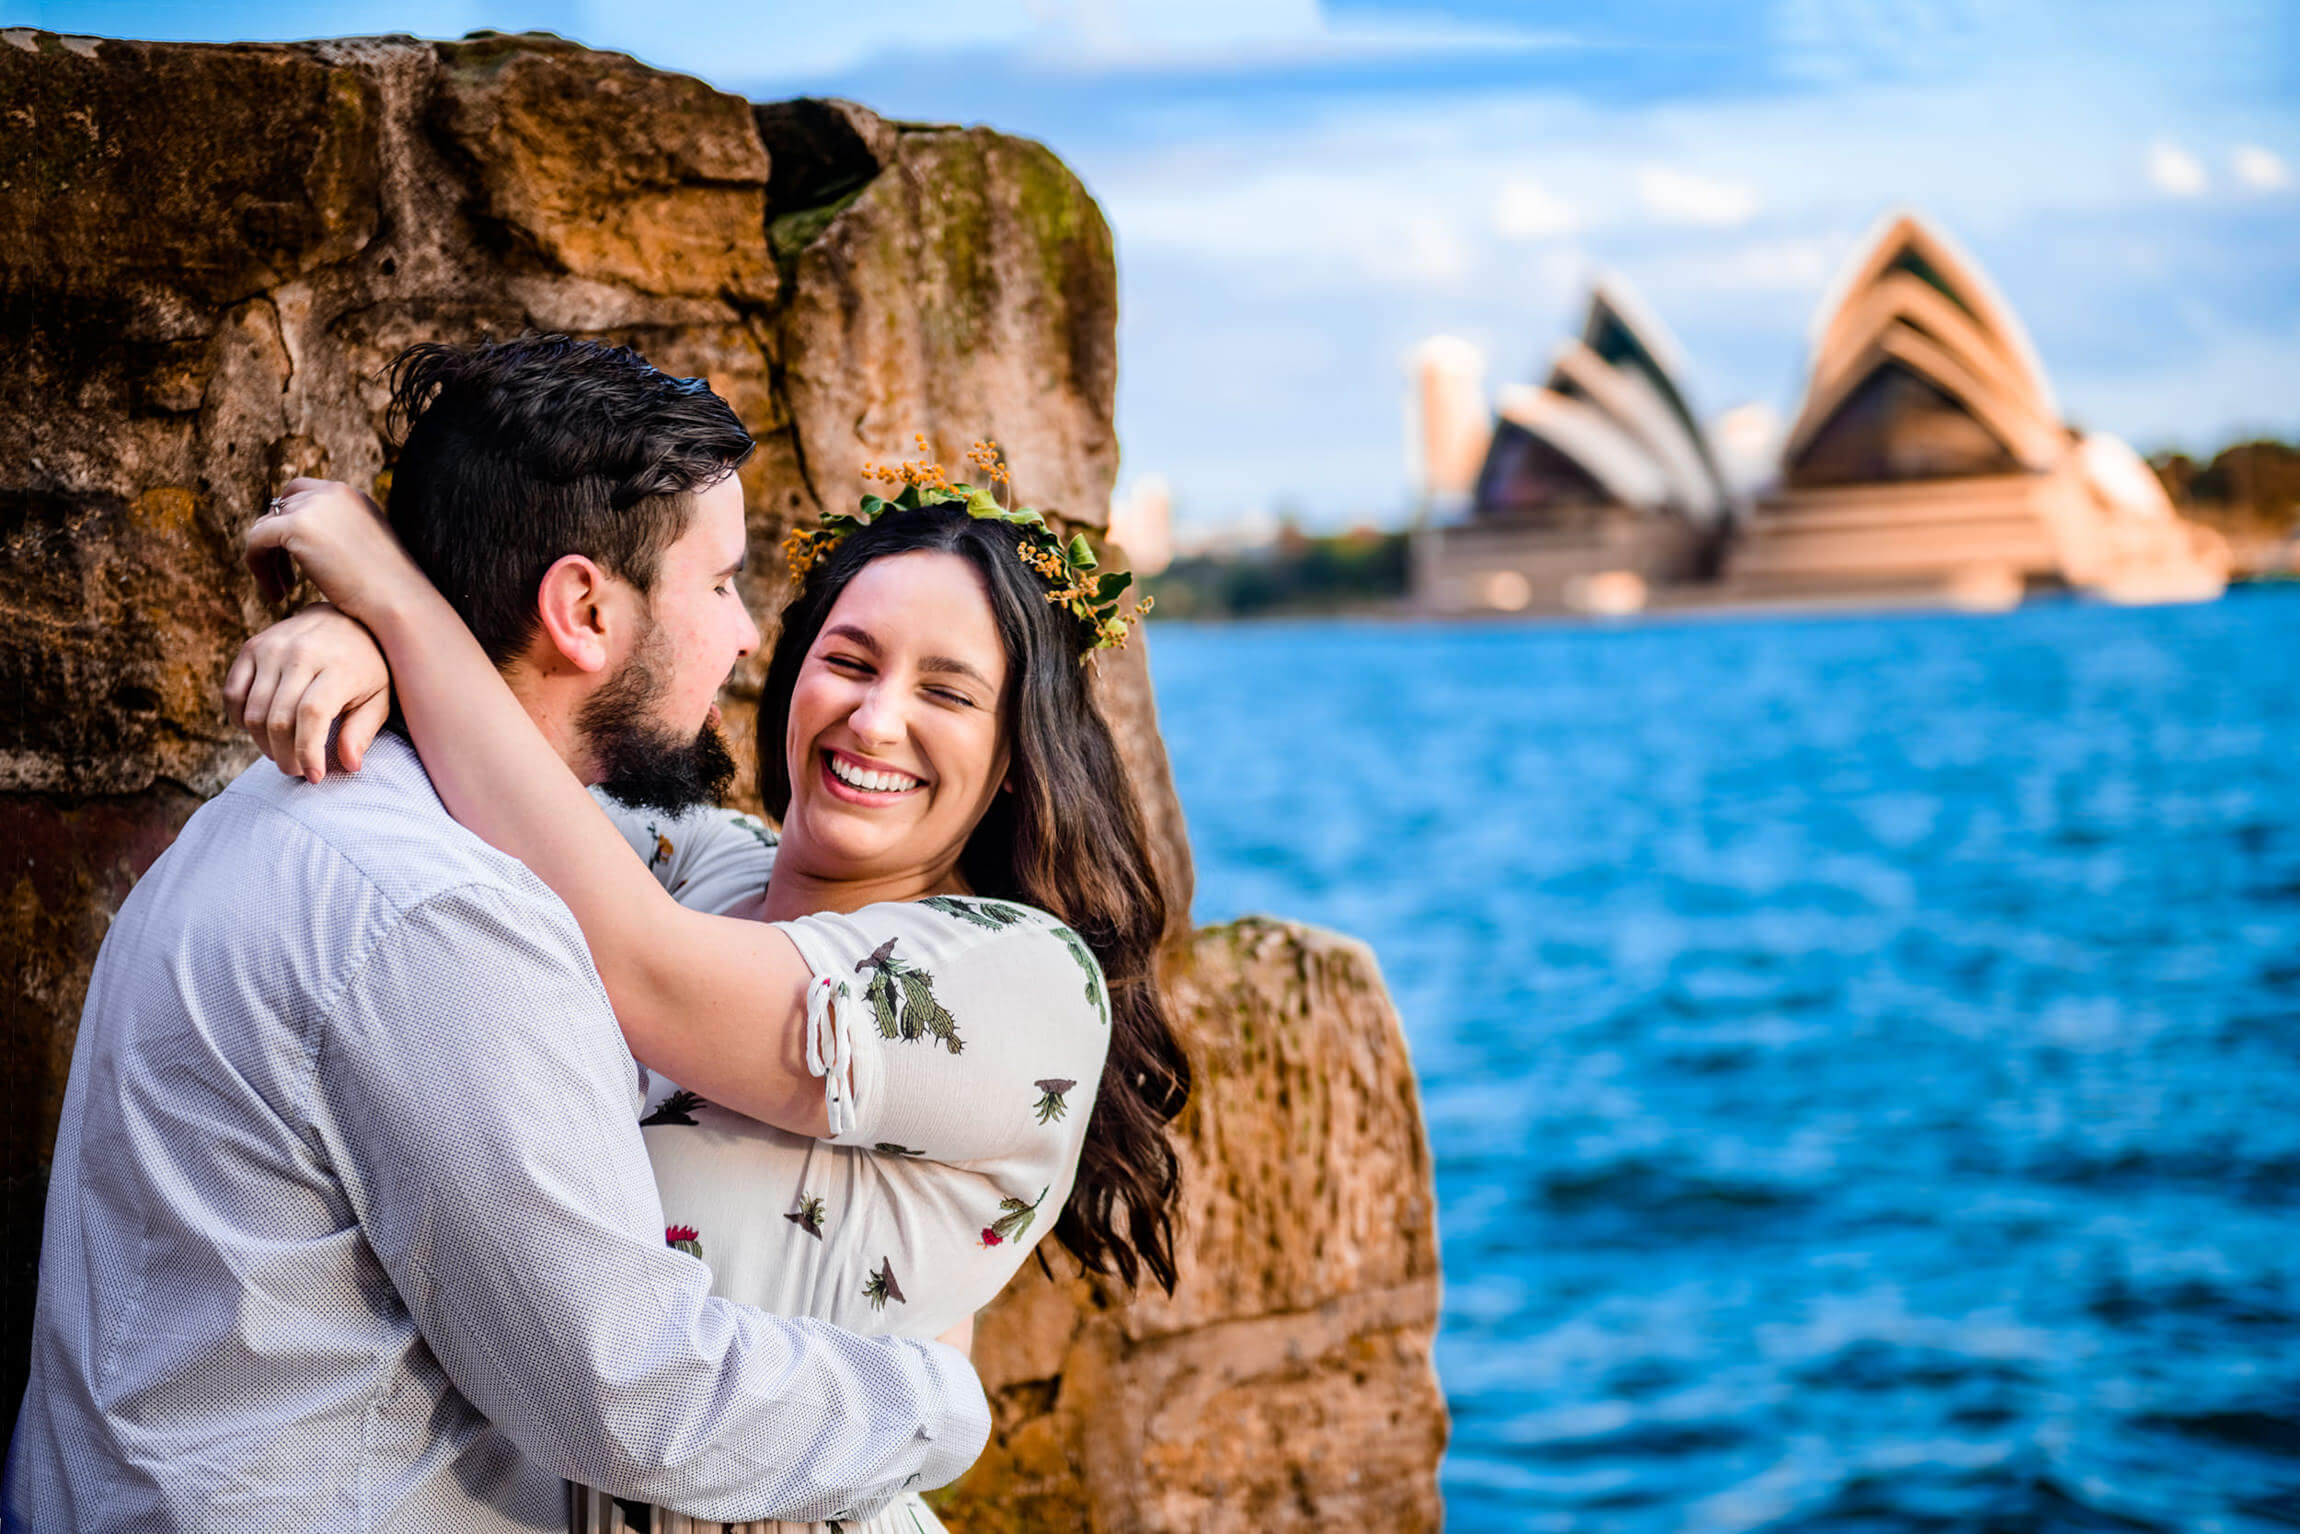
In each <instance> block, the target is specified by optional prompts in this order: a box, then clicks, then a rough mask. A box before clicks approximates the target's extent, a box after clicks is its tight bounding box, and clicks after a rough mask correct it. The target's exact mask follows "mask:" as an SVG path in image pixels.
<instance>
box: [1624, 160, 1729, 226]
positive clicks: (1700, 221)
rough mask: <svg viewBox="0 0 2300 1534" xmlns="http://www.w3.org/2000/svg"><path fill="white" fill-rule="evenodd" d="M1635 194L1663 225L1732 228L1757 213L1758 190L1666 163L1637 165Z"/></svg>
mask: <svg viewBox="0 0 2300 1534" xmlns="http://www.w3.org/2000/svg"><path fill="white" fill-rule="evenodd" d="M1637 195H1638V197H1639V198H1641V199H1642V200H1643V201H1644V203H1645V208H1646V211H1647V212H1649V213H1651V214H1652V215H1653V216H1654V217H1655V218H1657V219H1659V220H1661V221H1662V222H1663V223H1665V224H1692V225H1695V226H1697V227H1699V228H1703V229H1732V228H1735V227H1737V226H1739V225H1742V224H1746V223H1747V222H1749V220H1750V219H1752V218H1755V217H1756V216H1757V190H1756V188H1754V187H1751V186H1745V185H1743V184H1741V183H1739V182H1735V181H1712V180H1710V179H1709V178H1707V177H1705V176H1696V175H1693V174H1691V173H1690V172H1687V171H1681V170H1672V169H1671V168H1670V167H1668V166H1666V165H1645V166H1640V167H1639V168H1638V171H1637Z"/></svg>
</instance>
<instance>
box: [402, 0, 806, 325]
mask: <svg viewBox="0 0 2300 1534" xmlns="http://www.w3.org/2000/svg"><path fill="white" fill-rule="evenodd" d="M439 56H440V65H441V78H440V89H439V95H438V97H437V108H436V110H437V115H438V121H439V122H440V124H441V126H442V127H443V128H444V130H445V136H446V138H447V140H448V142H450V143H451V144H452V145H453V146H454V147H455V148H456V149H457V150H458V151H460V152H461V154H462V156H463V158H464V159H465V160H466V161H467V162H468V163H469V164H470V166H471V169H472V174H473V177H474V179H475V180H476V182H477V184H478V187H479V191H480V195H481V199H482V202H481V206H482V207H483V208H484V210H485V215H484V216H485V217H486V218H488V219H489V220H490V221H491V222H493V223H496V224H498V225H500V227H501V228H502V229H503V230H504V231H505V232H506V233H508V234H510V235H511V236H512V237H513V239H514V243H515V245H517V246H519V247H523V248H524V249H526V250H527V251H529V252H531V253H532V254H534V255H536V256H539V257H541V258H542V259H544V260H545V261H547V262H549V263H551V264H553V265H556V266H557V267H559V268H560V269H561V270H563V271H567V272H571V273H573V274H575V275H576V276H578V277H595V278H600V279H604V280H607V281H611V282H624V283H629V284H631V285H632V286H634V287H638V288H641V289H643V290H645V291H647V292H650V293H664V294H692V295H696V296H700V297H716V296H719V295H721V294H724V295H727V296H729V297H733V298H739V299H751V300H757V301H762V302H763V301H765V300H767V299H771V298H773V297H774V293H775V268H774V263H773V262H772V261H770V260H768V259H767V253H766V248H765V241H764V238H763V234H764V230H765V227H766V214H767V203H766V187H767V152H766V148H765V146H764V145H762V144H761V143H760V141H759V131H758V128H757V126H756V125H755V124H754V123H753V122H752V120H751V104H750V103H749V102H747V101H745V100H743V99H742V98H741V97H739V96H729V95H725V94H723V93H722V92H719V91H715V90H713V89H711V88H710V87H709V86H708V85H705V84H704V83H703V82H702V81H700V80H696V79H692V78H690V77H688V76H686V75H671V74H664V73H663V72H662V71H660V70H655V69H649V68H647V67H646V66H645V65H643V64H640V63H638V62H637V61H636V60H633V59H627V58H624V57H622V56H621V55H619V54H606V53H594V52H591V51H589V50H587V49H584V48H581V47H579V46H577V45H575V44H573V43H565V42H560V41H558V40H557V39H555V38H546V37H542V36H538V35H535V34H527V35H511V34H505V33H489V34H482V35H479V36H476V37H472V38H468V39H466V40H464V41H463V42H460V43H445V44H442V45H441V46H440V50H439Z"/></svg>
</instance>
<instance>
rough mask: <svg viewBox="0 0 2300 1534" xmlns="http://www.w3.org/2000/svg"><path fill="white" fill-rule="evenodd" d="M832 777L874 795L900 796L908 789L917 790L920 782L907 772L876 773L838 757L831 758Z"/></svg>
mask: <svg viewBox="0 0 2300 1534" xmlns="http://www.w3.org/2000/svg"><path fill="white" fill-rule="evenodd" d="M831 775H832V776H833V777H835V778H837V779H838V780H839V781H840V782H841V783H844V784H847V785H848V786H850V787H853V788H860V789H863V790H866V791H867V792H870V793H874V794H899V793H901V792H902V791H903V790H904V789H906V788H916V787H918V785H919V782H920V780H919V779H917V778H914V777H912V776H911V775H910V774H908V773H905V772H876V771H871V770H868V769H865V768H861V767H856V766H853V765H852V764H850V763H847V762H844V761H841V760H840V759H839V758H837V757H835V756H834V757H832V758H831Z"/></svg>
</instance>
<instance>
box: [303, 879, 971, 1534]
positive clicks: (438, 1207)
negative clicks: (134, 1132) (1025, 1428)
mask: <svg viewBox="0 0 2300 1534" xmlns="http://www.w3.org/2000/svg"><path fill="white" fill-rule="evenodd" d="M633 1074H634V1073H633V1070H632V1066H631V1060H630V1056H629V1054H628V1053H627V1052H626V1051H625V1050H624V1048H623V1046H622V1043H621V1041H620V1039H619V1038H618V1037H617V1035H616V1032H615V1026H614V1020H613V1017H612V1016H611V1014H610V1013H609V1012H608V1010H607V1003H606V998H605V995H604V993H603V992H602V991H601V990H600V988H599V986H598V983H597V980H596V978H595V976H594V974H593V972H592V970H591V967H590V963H589V959H588V956H587V954H586V953H585V951H584V949H583V946H582V940H581V935H580V933H579V932H578V930H577V928H576V926H575V924H574V922H573V921H572V919H570V918H569V917H568V916H567V915H566V914H565V913H564V912H563V911H560V910H558V909H556V908H554V907H552V906H549V905H547V904H545V903H544V901H543V899H542V898H541V897H537V898H534V899H525V898H522V897H520V896H517V895H514V894H511V893H508V892H504V891H500V890H495V889H490V888H486V887H481V886H473V887H467V888H464V889H460V890H456V891H452V892H450V893H448V894H445V895H440V896H435V897H433V898H431V899H429V900H427V901H425V902H424V903H423V904H422V905H420V906H418V907H416V908H415V909H413V910H412V911H410V912H408V913H406V914H405V915H403V916H402V917H400V918H399V920H398V921H397V923H396V924H395V925H394V927H393V928H392V929H391V930H390V931H389V932H388V933H387V934H386V935H385V936H384V938H383V939H382V940H381V942H380V943H378V945H377V947H376V949H375V951H374V952H373V954H372V955H371V956H370V957H369V958H368V959H367V960H366V962H365V963H364V964H363V965H362V967H361V968H360V970H359V972H358V973H357V974H356V975H355V976H354V977H353V978H352V980H351V981H350V982H349V984H348V985H347V986H346V988H345V991H344V994H343V995H342V997H341V998H340V999H339V1001H338V1002H337V1004H336V1006H335V1007H334V1009H333V1011H332V1013H331V1015H330V1017H329V1018H328V1020H327V1022H326V1024H325V1026H324V1027H323V1029H322V1039H321V1045H320V1058H319V1062H318V1096H319V1099H320V1101H319V1102H318V1103H317V1104H316V1105H315V1107H316V1110H317V1111H316V1113H315V1119H316V1120H317V1122H318V1124H319V1125H320V1129H321V1135H322V1138H323V1140H324V1141H325V1142H326V1145H327V1149H328V1150H329V1152H330V1153H331V1154H332V1156H333V1157H334V1159H335V1164H336V1168H337V1171H338V1173H339V1175H340V1176H341V1177H342V1178H343V1181H344V1184H345V1186H346V1188H347V1189H348V1190H349V1191H350V1194H351V1197H352V1199H353V1201H354V1206H355V1208H356V1209H357V1211H358V1213H359V1216H360V1220H361V1223H362V1225H363V1227H364V1228H365V1232H366V1235H367V1238H368V1241H369V1243H370V1244H371V1245H372V1246H373V1248H374V1250H375V1252H376V1254H377V1256H378V1257H379V1258H380V1260H381V1261H382V1263H383V1266H384V1268H385V1270H386V1271H387V1272H388V1273H389V1274H390V1276H391V1279H392V1281H393V1283H394V1284H395V1286H396V1287H397V1289H398V1291H399V1294H400V1297H401V1299H402V1300H403V1301H404V1302H405V1303H406V1305H407V1307H408V1310H409V1312H410V1314H411V1315H412V1316H413V1318H414V1320H415V1323H416V1325H417V1327H418V1328H419V1329H420V1330H421V1331H422V1333H423V1336H424V1339H425V1341H426V1342H428V1343H429V1344H430V1346H431V1350H432V1352H433V1353H434V1354H435V1355H436V1356H437V1357H438V1359H439V1362H440V1365H441V1367H442V1368H444V1369H445V1370H446V1372H447V1375H448V1377H449V1378H450V1379H451V1380H453V1381H454V1382H455V1385H456V1387H457V1388H458V1389H459V1390H461V1391H462V1392H463V1394H464V1396H465V1397H466V1398H467V1399H469V1400H470V1401H471V1403H472V1404H473V1405H474V1406H475V1407H477V1408H478V1409H479V1410H480V1411H481V1412H482V1413H484V1414H485V1415H486V1416H487V1417H488V1418H489V1419H490V1420H491V1421H493V1422H494V1423H495V1424H496V1425H497V1426H498V1427H499V1428H501V1429H502V1430H503V1432H504V1433H505V1434H506V1435H507V1436H508V1437H509V1438H510V1439H511V1440H512V1441H513V1442H514V1443H516V1444H518V1445H519V1447H520V1448H521V1450H522V1451H524V1452H525V1453H526V1454H527V1455H528V1457H529V1458H530V1459H532V1460H533V1461H535V1463H537V1464H538V1465H541V1466H543V1467H544V1468H546V1469H548V1470H550V1471H552V1472H554V1473H556V1474H559V1475H562V1476H565V1477H566V1478H568V1479H570V1480H574V1481H580V1482H582V1483H584V1484H586V1485H591V1486H596V1487H598V1488H600V1489H601V1490H603V1491H606V1492H609V1493H611V1494H613V1495H615V1496H621V1497H633V1498H639V1499H642V1500H646V1501H650V1502H656V1503H660V1504H664V1505H668V1506H675V1507H677V1508H679V1509H681V1510H682V1511H685V1512H689V1513H691V1514H694V1515H696V1516H699V1517H705V1518H713V1519H724V1520H728V1521H738V1522H739V1521H742V1520H745V1519H755V1518H786V1519H791V1520H794V1521H806V1520H815V1519H825V1518H834V1517H851V1516H855V1515H856V1513H857V1511H858V1510H862V1511H867V1509H868V1508H869V1507H870V1506H871V1505H872V1504H874V1503H876V1502H879V1501H881V1500H883V1499H885V1498H887V1497H889V1496H892V1495H893V1494H895V1493H896V1492H899V1491H901V1490H903V1489H905V1488H906V1487H918V1488H925V1487H932V1486H939V1485H943V1484H945V1483H947V1482H949V1481H951V1480H953V1479H955V1478H956V1477H957V1476H958V1475H959V1474H960V1473H961V1472H962V1471H964V1470H965V1469H966V1467H967V1466H968V1465H969V1464H971V1463H972V1462H973V1460H974V1458H975V1456H976V1455H978V1454H979V1453H980V1452H981V1450H982V1445H983V1443H984V1441H985V1440H986V1438H987V1437H988V1433H989V1411H988V1407H987V1405H986V1404H985V1402H984V1400H983V1397H982V1389H981V1385H980V1383H979V1382H978V1381H977V1380H976V1379H975V1377H974V1374H973V1371H972V1369H971V1368H970V1367H969V1366H968V1364H967V1363H966V1361H965V1360H964V1359H963V1358H962V1357H961V1356H960V1355H959V1354H958V1353H956V1352H955V1351H953V1350H951V1349H949V1348H946V1347H943V1346H941V1345H939V1344H934V1343H919V1342H910V1341H904V1340H900V1339H895V1338H863V1337H858V1336H856V1335H854V1334H852V1333H849V1332H845V1331H841V1330H839V1329H838V1328H836V1327H832V1326H830V1325H828V1324H826V1323H823V1322H819V1321H813V1320H792V1319H783V1318H778V1317H773V1316H767V1315H763V1314H761V1313H760V1312H758V1311H755V1310H752V1309H750V1308H748V1307H746V1306H741V1305H736V1304H733V1303H731V1302H728V1301H725V1300H720V1299H714V1298H712V1297H711V1296H710V1295H709V1293H708V1287H709V1275H708V1273H707V1272H706V1271H705V1269H704V1268H703V1266H702V1265H701V1264H700V1263H698V1262H696V1261H694V1260H693V1259H692V1258H690V1257H687V1256H685V1255H684V1254H682V1253H680V1252H677V1251H674V1250H672V1249H670V1248H669V1247H668V1246H667V1245H665V1243H664V1237H663V1214H662V1208H661V1205H660V1203H659V1202H658V1201H657V1198H656V1193H655V1183H654V1177H653V1174H652V1172H651V1171H650V1169H649V1167H648V1164H647V1158H646V1151H645V1148H644V1145H643V1143H642V1141H641V1139H640V1136H639V1132H638V1129H637V1126H636V1124H635V1123H634V1121H633V1114H632V1108H633V1101H634V1098H633Z"/></svg>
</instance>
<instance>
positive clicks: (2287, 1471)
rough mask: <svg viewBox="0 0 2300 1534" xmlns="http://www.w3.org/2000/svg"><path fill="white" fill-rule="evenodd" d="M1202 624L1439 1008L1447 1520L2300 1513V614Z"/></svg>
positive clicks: (1322, 856)
mask: <svg viewBox="0 0 2300 1534" xmlns="http://www.w3.org/2000/svg"><path fill="white" fill-rule="evenodd" d="M1155 645H1156V656H1155V662H1156V665H1155V669H1156V674H1157V680H1158V692H1159V706H1160V711H1161V715H1162V718H1163V723H1164V727H1165V732H1166V735H1167V739H1168V742H1169V745H1170V746H1171V748H1172V752H1173V758H1174V765H1175V773H1176V779H1177V782H1178V785H1179V787H1180V790H1181V793H1182V797H1183V802H1184V806H1185V808H1186V810H1187V811H1188V813H1189V816H1190V824H1191V833H1192V838H1193V842H1194V844H1195V847H1196V851H1197V856H1198V866H1199V901H1198V915H1199V917H1200V919H1201V920H1221V919H1224V918H1226V917H1229V916H1233V915H1237V914H1240V913H1243V912H1246V911H1275V912H1280V913H1283V914H1286V915H1289V916H1296V917H1301V918H1304V919H1307V920H1311V921H1316V922H1320V923H1322V924H1325V925H1329V926H1333V927H1338V928H1341V929H1343V930H1346V931H1351V932H1355V933H1357V934H1359V935H1361V936H1364V937H1366V938H1368V939H1369V940H1371V941H1372V942H1373V944H1374V946H1375V948H1376V950H1377V951H1378V952H1379V953H1380V955H1381V957H1382V961H1383V965H1384V968H1385V970H1386V972H1387V974H1388V976H1389V979H1390V982H1391V985H1392V989H1393V990H1394V992H1395V993H1396V996H1397V998H1398V1002H1399V1006H1400V1009H1401V1011H1402V1012H1403V1014H1404V1016H1405V1018H1406V1022H1407V1028H1408V1032H1409V1034H1410V1036H1411V1038H1412V1042H1413V1047H1414V1052H1415V1061H1416V1065H1417V1068H1418V1069H1419V1071H1420V1073H1421V1076H1422V1082H1423V1092H1424V1102H1425V1107H1426V1110H1427V1113H1428V1119H1429V1125H1430V1135H1431V1140H1432V1145H1433V1149H1434V1150H1435V1153H1436V1158H1437V1170H1438V1193H1439V1204H1440V1233H1441V1236H1442V1238H1443V1241H1444V1254H1445V1262H1446V1281H1447V1289H1446V1301H1445V1310H1444V1317H1443V1322H1442V1329H1441V1333H1440V1337H1439V1370H1440V1375H1441V1378H1442V1380H1443V1383H1444V1384H1445V1387H1446V1390H1447V1394H1448V1398H1449V1400H1450V1402H1451V1405H1452V1409H1453V1413H1454V1436H1453V1443H1452V1448H1451V1450H1450V1452H1449V1455H1448V1459H1447V1464H1446V1469H1445V1489H1446V1495H1447V1503H1448V1518H1449V1522H1450V1524H1451V1526H1452V1527H1454V1528H1456V1529H1465V1530H1479V1529H1511V1530H1516V1529H1593V1528H1594V1529H1606V1530H1615V1529H1619V1530H1629V1531H1643V1530H1655V1531H1658V1530H1675V1529H1710V1530H1738V1529H1765V1530H1769V1531H1791V1530H1796V1531H1804V1530H1815V1531H1818V1530H1831V1531H1836V1530H1879V1531H1886V1530H1892V1531H1899V1530H1932V1529H1940V1530H1950V1529H1955V1530H1966V1529H1990V1530H2007V1531H2010V1530H2085V1529H2100V1530H2158V1529H2163V1530H2171V1529H2184V1530H2185V1529H2202V1530H2224V1531H2245V1530H2268V1529H2292V1528H2300V1241H2296V1240H2295V1239H2294V1236H2293V1231H2294V1228H2295V1227H2294V1220H2295V1218H2296V1217H2300V1113H2295V1112H2294V1111H2293V1105H2294V1104H2295V1103H2296V1102H2300V959H2296V958H2295V955H2296V954H2300V685H2295V684H2296V683H2300V594H2294V593H2289V592H2286V593H2268V592H2261V593H2246V594H2242V595H2239V596H2236V597H2232V598H2230V599H2229V600H2227V601H2225V602H2222V603H2219V604H2217V605H2214V606H2211V607H2204V608H2191V609H2172V610H2164V611H2156V612H2115V611H2109V610H2105V609H2097V608H2089V607H2082V606H2076V605H2061V606H2043V607H2032V608H2029V609H2024V610H2023V611H2021V612H2018V613H2014V614H2011V615H2007V616H2005V617H2002V618H1996V619H1956V618H1928V617H1889V618H1872V619H1841V620H1808V621H1789V620H1777V621H1775V620H1768V621H1746V622H1742V621H1735V622H1719V623H1683V624H1674V625H1672V624H1652V625H1643V626H1634V627H1627V628H1619V629H1575V628H1547V627H1541V626H1530V625H1529V626H1506V625H1491V626H1437V625H1428V626H1416V625H1395V626H1383V625H1373V624H1349V623H1316V624H1285V625H1270V626H1264V627H1252V628H1193V627H1191V626H1188V625H1178V624H1177V625H1169V626H1167V627H1166V628H1164V629H1163V630H1161V632H1160V633H1159V634H1158V636H1157V638H1156V641H1155Z"/></svg>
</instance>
